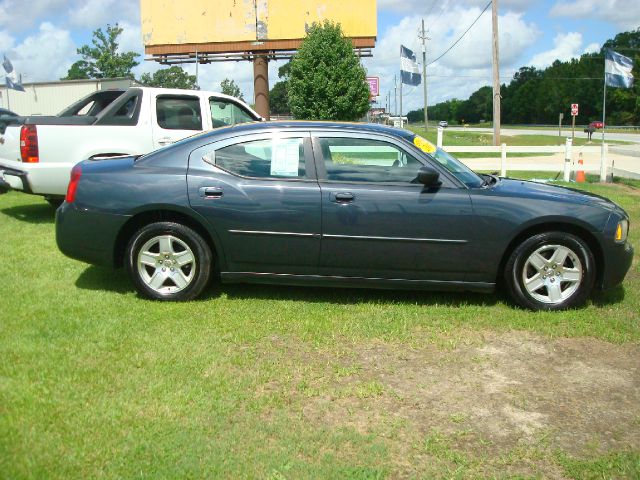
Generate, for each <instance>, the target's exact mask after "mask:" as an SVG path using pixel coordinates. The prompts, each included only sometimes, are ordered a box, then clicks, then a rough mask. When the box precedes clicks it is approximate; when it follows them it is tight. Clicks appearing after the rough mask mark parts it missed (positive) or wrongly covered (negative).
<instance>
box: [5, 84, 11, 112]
mask: <svg viewBox="0 0 640 480" xmlns="http://www.w3.org/2000/svg"><path fill="white" fill-rule="evenodd" d="M5 84H6V81H5ZM6 89H7V110H11V102H10V101H9V90H11V89H10V88H9V86H8V85H7V87H6Z"/></svg>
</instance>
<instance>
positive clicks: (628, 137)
mask: <svg viewBox="0 0 640 480" xmlns="http://www.w3.org/2000/svg"><path fill="white" fill-rule="evenodd" d="M449 130H453V131H462V132H482V133H493V129H492V128H477V127H467V128H464V127H449ZM502 135H554V136H557V135H558V129H557V128H556V129H555V130H554V129H552V128H549V129H519V128H503V129H502ZM605 135H606V137H605V139H607V140H618V141H622V142H632V143H640V133H605ZM562 136H563V137H570V136H571V128H563V129H562ZM576 137H578V138H587V134H586V133H584V131H583V129H582V128H580V129H579V128H576ZM593 138H598V139H600V138H602V131H601V130H600V131H598V132H596V133H594V134H593Z"/></svg>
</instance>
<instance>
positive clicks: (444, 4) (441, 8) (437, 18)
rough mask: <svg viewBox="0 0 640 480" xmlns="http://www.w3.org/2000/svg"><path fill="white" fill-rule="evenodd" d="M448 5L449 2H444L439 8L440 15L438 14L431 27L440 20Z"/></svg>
mask: <svg viewBox="0 0 640 480" xmlns="http://www.w3.org/2000/svg"><path fill="white" fill-rule="evenodd" d="M448 3H449V0H444V2H443V3H442V6H441V7H440V13H438V16H437V17H436V19H435V20H434V21H433V22H431V24H432V25H433V24H435V23H436V22H437V21H438V20H439V19H440V17H441V16H442V14H443V13H444V11H445V10H446V7H447V4H448Z"/></svg>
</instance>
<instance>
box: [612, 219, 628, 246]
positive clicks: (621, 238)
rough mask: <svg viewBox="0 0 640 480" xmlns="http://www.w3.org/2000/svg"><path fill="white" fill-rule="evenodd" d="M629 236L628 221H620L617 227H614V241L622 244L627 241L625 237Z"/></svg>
mask: <svg viewBox="0 0 640 480" xmlns="http://www.w3.org/2000/svg"><path fill="white" fill-rule="evenodd" d="M628 235H629V220H620V221H619V222H618V226H617V227H616V236H615V237H614V238H615V241H616V242H618V243H623V242H626V241H627V236H628Z"/></svg>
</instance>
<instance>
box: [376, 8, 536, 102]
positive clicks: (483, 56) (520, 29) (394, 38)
mask: <svg viewBox="0 0 640 480" xmlns="http://www.w3.org/2000/svg"><path fill="white" fill-rule="evenodd" d="M480 11H481V9H480V8H478V7H473V8H464V7H462V6H459V5H457V6H456V7H455V8H452V9H450V10H448V11H447V12H446V13H443V14H442V15H441V18H440V21H438V22H436V23H434V24H433V26H432V28H431V29H430V31H429V36H430V37H431V40H430V41H429V42H428V44H427V52H428V54H427V63H429V62H430V61H433V60H434V59H435V58H436V57H437V56H439V55H440V54H441V53H442V52H444V51H445V50H446V49H447V48H448V47H449V46H450V45H452V44H453V42H454V41H455V40H456V39H457V38H458V37H460V35H462V33H463V32H464V31H465V30H466V29H467V27H468V26H469V25H471V23H472V22H473V20H474V19H475V18H476V17H477V16H478V14H479V13H480ZM498 20H499V32H500V65H501V72H502V74H503V76H505V73H507V72H510V71H512V70H514V69H515V68H517V67H519V66H520V65H518V63H519V62H520V59H521V57H522V55H523V53H524V52H525V51H526V50H527V49H528V48H529V47H530V46H531V44H533V43H534V42H535V40H536V38H537V37H538V36H539V35H540V32H539V30H538V29H537V27H536V26H535V25H533V24H531V23H527V22H526V21H525V20H524V18H523V16H522V14H519V13H513V12H506V13H504V14H503V15H500V16H499V19H498ZM420 22H421V17H420V16H419V15H413V16H406V17H404V18H403V19H402V20H401V21H400V22H399V23H398V24H397V25H394V26H392V27H391V28H389V29H388V30H386V31H384V32H382V33H381V35H380V36H379V38H378V42H377V45H376V48H375V49H374V50H373V55H374V56H373V58H371V59H365V60H364V64H365V66H366V68H367V70H368V72H369V74H370V75H378V76H380V82H381V88H380V90H381V93H382V96H381V97H380V99H379V100H380V102H381V103H382V104H384V95H386V94H387V92H389V91H391V92H392V103H393V90H394V80H393V78H394V75H397V74H398V73H399V51H400V44H401V43H402V44H404V45H405V46H407V47H408V48H411V49H412V50H414V52H415V53H416V55H417V56H418V59H419V61H420V62H421V60H422V47H421V43H420V41H419V39H418V37H417V32H418V27H419V26H420ZM491 66H492V55H491V15H490V14H489V12H487V13H485V14H484V15H483V16H482V17H481V18H480V20H479V21H478V22H477V23H476V24H475V25H474V26H473V28H472V29H471V30H469V32H468V33H467V35H466V36H465V37H464V38H463V39H462V40H461V41H460V43H459V44H458V45H456V46H455V47H454V48H453V49H452V50H451V51H450V52H449V53H448V54H447V55H445V56H444V57H443V58H442V59H441V60H439V61H438V62H436V63H434V64H432V65H429V66H428V69H427V77H428V87H429V104H430V105H433V104H434V103H437V102H440V101H443V100H446V99H451V98H453V97H457V98H466V97H468V96H469V95H470V94H471V93H473V91H475V90H476V89H478V88H479V87H481V86H483V85H490V84H491ZM506 77H507V78H503V81H507V80H508V77H509V75H506ZM406 92H407V94H406V95H403V97H404V100H403V103H404V105H403V110H404V111H405V112H406V111H408V110H410V109H415V108H418V107H421V106H422V101H423V100H422V87H417V88H413V87H410V88H409V89H407V90H406Z"/></svg>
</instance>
